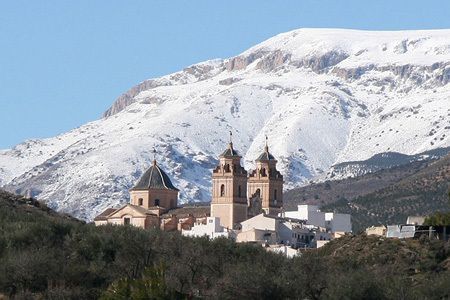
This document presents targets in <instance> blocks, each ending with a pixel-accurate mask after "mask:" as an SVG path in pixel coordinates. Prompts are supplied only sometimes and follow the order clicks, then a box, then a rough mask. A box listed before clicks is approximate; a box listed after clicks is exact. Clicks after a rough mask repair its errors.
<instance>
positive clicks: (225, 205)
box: [211, 132, 247, 229]
mask: <svg viewBox="0 0 450 300" xmlns="http://www.w3.org/2000/svg"><path fill="white" fill-rule="evenodd" d="M211 217H219V218H220V224H221V225H222V226H224V227H227V228H230V229H232V228H233V227H234V226H235V224H237V223H240V222H242V221H245V220H246V219H247V171H246V170H245V169H244V168H243V167H242V166H241V156H240V155H239V154H238V152H237V151H236V150H234V148H233V142H232V133H231V132H230V142H229V144H228V148H227V149H226V150H225V151H224V152H223V153H222V154H221V155H220V156H219V165H218V166H217V167H216V168H215V169H214V170H213V173H212V200H211Z"/></svg>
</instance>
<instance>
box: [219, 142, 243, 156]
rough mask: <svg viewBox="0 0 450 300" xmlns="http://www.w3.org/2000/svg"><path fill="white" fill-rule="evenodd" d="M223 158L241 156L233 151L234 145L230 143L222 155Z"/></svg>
mask: <svg viewBox="0 0 450 300" xmlns="http://www.w3.org/2000/svg"><path fill="white" fill-rule="evenodd" d="M220 156H222V157H232V156H239V153H238V152H237V151H236V150H234V149H233V143H231V142H230V144H229V145H228V148H227V149H226V150H225V151H223V152H222V154H220Z"/></svg>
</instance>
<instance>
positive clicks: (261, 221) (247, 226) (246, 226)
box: [241, 214, 279, 231]
mask: <svg viewBox="0 0 450 300" xmlns="http://www.w3.org/2000/svg"><path fill="white" fill-rule="evenodd" d="M277 222H279V221H278V220H277V219H276V218H272V217H267V216H265V215H264V214H259V215H257V216H254V217H253V218H250V219H248V220H245V221H244V222H242V223H241V226H242V231H248V230H251V229H260V230H272V231H277V227H278V226H277Z"/></svg>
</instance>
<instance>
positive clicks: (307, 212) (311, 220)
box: [284, 205, 325, 228]
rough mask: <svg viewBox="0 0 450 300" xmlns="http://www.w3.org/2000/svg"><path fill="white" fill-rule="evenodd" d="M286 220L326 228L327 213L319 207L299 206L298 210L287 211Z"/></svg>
mask: <svg viewBox="0 0 450 300" xmlns="http://www.w3.org/2000/svg"><path fill="white" fill-rule="evenodd" d="M284 216H285V217H286V218H292V219H297V220H305V221H306V224H309V225H314V226H319V227H323V228H325V213H323V212H321V211H320V210H319V207H318V206H317V205H298V206H297V210H294V211H286V212H285V213H284Z"/></svg>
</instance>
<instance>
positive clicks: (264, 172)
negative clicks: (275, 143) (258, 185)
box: [261, 168, 267, 177]
mask: <svg viewBox="0 0 450 300" xmlns="http://www.w3.org/2000/svg"><path fill="white" fill-rule="evenodd" d="M261 176H263V177H266V176H267V175H266V168H262V169H261Z"/></svg>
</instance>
